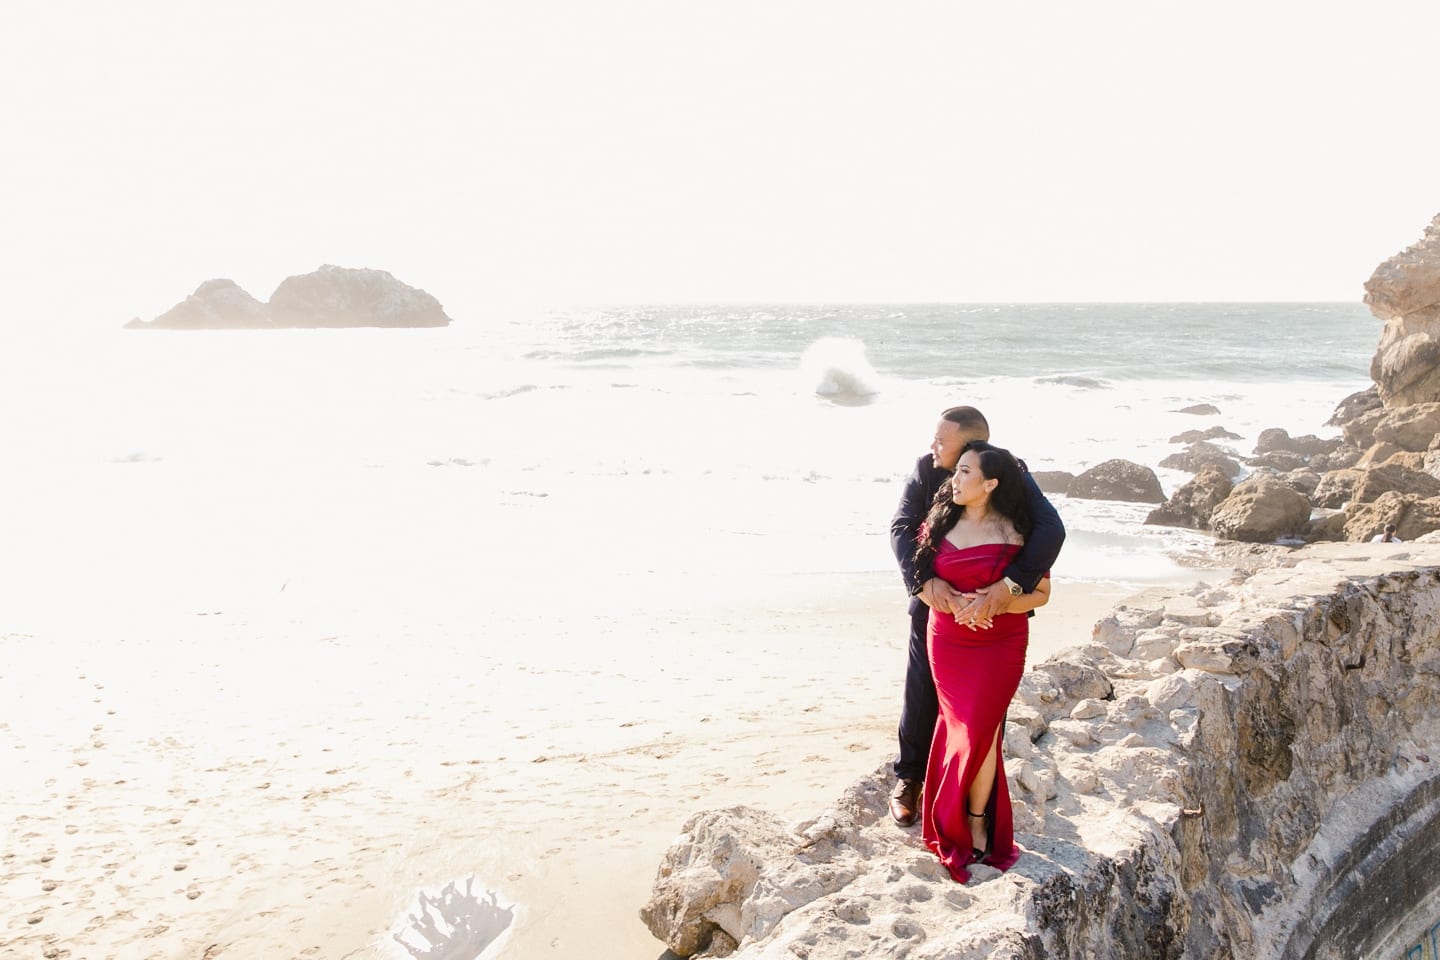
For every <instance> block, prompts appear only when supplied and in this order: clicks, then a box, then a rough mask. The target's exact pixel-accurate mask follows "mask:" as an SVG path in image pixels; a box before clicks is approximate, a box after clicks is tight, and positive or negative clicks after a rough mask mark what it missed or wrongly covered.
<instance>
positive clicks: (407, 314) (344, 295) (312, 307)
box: [125, 265, 450, 330]
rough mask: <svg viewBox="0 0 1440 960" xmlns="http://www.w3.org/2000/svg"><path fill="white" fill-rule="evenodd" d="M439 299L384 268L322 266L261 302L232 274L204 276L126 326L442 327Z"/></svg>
mask: <svg viewBox="0 0 1440 960" xmlns="http://www.w3.org/2000/svg"><path fill="white" fill-rule="evenodd" d="M449 323H450V318H449V317H448V316H446V315H445V311H444V309H443V308H442V307H441V306H440V301H439V300H436V299H435V298H434V297H432V296H431V295H430V294H428V293H426V292H425V291H424V290H417V289H416V288H415V287H412V286H409V285H408V284H404V283H401V282H400V281H399V280H396V279H395V278H394V277H393V276H391V275H390V274H388V273H386V272H385V271H384V270H351V269H348V268H345V267H334V266H328V265H327V266H323V267H321V268H320V269H319V270H316V271H315V272H314V273H306V274H301V275H300V276H295V277H289V278H287V279H286V280H284V281H283V282H282V283H281V284H280V286H279V287H277V288H276V289H275V292H274V293H273V294H272V295H271V297H270V302H269V303H268V304H265V303H261V302H260V301H258V300H256V299H255V298H254V297H252V296H250V294H248V293H246V292H245V291H244V290H242V289H240V287H239V286H238V285H237V284H236V283H235V281H233V280H206V281H205V282H204V283H202V284H200V286H199V287H198V288H196V290H195V292H194V293H193V294H191V295H190V296H189V297H186V298H185V300H184V301H183V302H181V303H179V304H176V305H175V306H174V307H171V308H170V309H169V310H167V311H166V312H164V313H162V314H161V315H160V316H158V317H156V318H155V319H154V320H152V321H151V322H149V323H146V322H144V321H143V320H140V319H138V318H137V319H135V320H132V321H130V322H129V323H127V324H125V326H126V328H127V329H142V330H272V329H275V328H278V327H443V326H445V325H447V324H449Z"/></svg>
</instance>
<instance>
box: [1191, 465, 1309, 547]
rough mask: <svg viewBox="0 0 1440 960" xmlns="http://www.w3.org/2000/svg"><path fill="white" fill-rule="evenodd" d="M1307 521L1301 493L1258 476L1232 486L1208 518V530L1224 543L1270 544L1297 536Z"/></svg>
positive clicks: (1304, 499) (1268, 478) (1267, 477)
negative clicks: (1240, 541) (1233, 541)
mask: <svg viewBox="0 0 1440 960" xmlns="http://www.w3.org/2000/svg"><path fill="white" fill-rule="evenodd" d="M1309 519H1310V501H1309V500H1307V499H1306V498H1305V495H1304V494H1301V493H1297V492H1296V491H1294V490H1292V489H1291V488H1290V487H1288V486H1286V485H1285V484H1283V483H1281V482H1280V481H1279V480H1277V479H1276V478H1274V477H1272V476H1269V475H1266V474H1261V475H1258V476H1253V477H1250V478H1248V479H1246V480H1244V481H1243V482H1241V483H1239V484H1237V485H1236V487H1235V489H1234V490H1232V491H1231V492H1230V496H1228V497H1226V498H1225V499H1224V501H1222V502H1221V503H1220V505H1219V506H1217V507H1216V508H1215V511H1214V513H1212V514H1211V515H1210V527H1211V529H1212V530H1214V531H1215V533H1216V534H1217V535H1219V536H1221V537H1224V538H1225V539H1227V540H1243V541H1245V542H1247V543H1271V542H1274V541H1275V540H1278V539H1280V538H1281V537H1286V536H1291V535H1294V534H1297V533H1300V532H1301V531H1303V530H1304V529H1305V523H1306V521H1307V520H1309Z"/></svg>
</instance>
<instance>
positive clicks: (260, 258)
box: [0, 0, 1440, 329]
mask: <svg viewBox="0 0 1440 960" xmlns="http://www.w3.org/2000/svg"><path fill="white" fill-rule="evenodd" d="M5 19H6V28H5V30H4V31H3V34H0V91H3V92H0V103H3V116H4V122H5V128H6V138H5V139H6V149H5V150H4V151H3V153H0V176H3V181H4V183H5V185H6V189H5V199H4V201H3V214H0V256H3V259H4V265H5V273H6V276H7V282H6V285H5V286H6V300H7V303H6V307H5V311H4V323H5V325H6V326H7V327H9V326H10V325H12V324H20V325H33V324H45V325H55V326H63V327H74V328H77V329H78V328H83V327H84V326H87V325H89V326H98V327H102V328H109V327H114V326H116V325H118V324H120V323H123V322H124V321H126V320H128V319H130V318H131V317H132V316H141V317H143V318H146V319H148V318H150V317H153V316H155V315H156V314H158V313H160V312H162V311H164V310H165V309H167V308H168V307H170V306H171V305H173V304H174V303H176V302H177V301H179V300H181V299H183V297H184V296H185V295H186V294H188V293H189V292H190V291H192V290H193V289H194V287H195V286H196V285H197V284H199V283H200V282H201V281H202V280H205V279H207V278H210V277H230V278H233V279H235V280H236V281H237V282H239V283H240V284H241V285H242V286H244V287H245V288H246V289H248V290H249V291H250V292H251V293H252V294H254V295H255V296H257V297H259V298H260V299H262V300H263V299H265V298H266V297H268V296H269V294H270V293H271V291H272V290H273V289H274V287H275V285H276V284H277V283H278V282H279V281H280V280H281V279H283V278H284V277H285V276H287V275H290V274H295V273H302V272H305V271H309V270H313V269H314V268H316V267H317V266H318V265H320V264H321V263H336V264H341V265H344V266H354V267H378V268H382V269H386V270H389V271H391V272H392V273H394V274H395V275H396V276H397V277H399V278H401V279H402V280H404V281H406V282H408V283H411V284H414V285H417V286H420V287H423V288H425V289H427V290H430V291H431V292H432V293H434V294H436V295H437V296H438V297H439V298H440V299H441V300H442V301H443V302H444V303H445V306H446V308H447V310H448V311H449V312H450V314H451V315H452V316H454V317H455V318H456V319H457V320H459V321H461V322H484V320H485V319H486V317H487V316H490V315H493V314H492V311H491V309H490V308H492V307H493V306H495V305H497V304H507V303H540V304H546V303H561V304H563V303H627V302H631V303H633V302H650V303H655V302H661V303H676V302H715V301H728V302H736V301H739V302H830V303H837V302H925V301H952V302H953V301H960V302H968V301H1064V300H1102V301H1103V300H1355V299H1357V298H1358V297H1359V295H1360V289H1359V287H1360V283H1361V282H1362V281H1363V280H1364V278H1365V277H1366V276H1367V275H1368V273H1369V271H1370V270H1371V269H1372V268H1373V266H1374V265H1375V264H1376V263H1377V262H1379V261H1380V260H1382V259H1384V258H1385V257H1388V256H1390V255H1391V254H1393V253H1395V252H1396V251H1397V250H1399V249H1400V248H1402V247H1404V246H1405V245H1406V244H1408V243H1410V242H1412V241H1413V240H1415V239H1416V238H1417V237H1418V236H1419V234H1420V231H1421V230H1422V228H1423V227H1424V225H1425V224H1426V223H1427V222H1428V220H1429V219H1430V217H1431V216H1433V215H1434V214H1435V213H1436V211H1437V210H1440V179H1437V178H1436V177H1435V176H1434V168H1435V157H1436V156H1437V155H1440V128H1437V126H1436V125H1435V124H1434V123H1433V122H1431V119H1430V118H1431V114H1432V113H1433V105H1432V103H1431V101H1432V99H1433V90H1434V50H1433V42H1434V38H1435V37H1436V36H1440V6H1437V5H1435V4H1433V3H1425V2H1418V0H1416V2H1395V3H1374V4H1368V5H1365V6H1363V7H1361V6H1356V5H1352V4H1308V3H1307V4H1299V3H1286V4H1253V3H1237V2H1222V3H1215V4H1207V5H1203V6H1187V7H1177V6H1175V5H1171V4H1155V3H1150V2H1122V3H1106V4H1058V3H1042V4H983V5H982V4H954V3H907V4H898V5H891V6H877V5H874V4H861V3H854V2H834V0H827V2H823V3H822V2H805V3H772V2H762V3H754V2H731V3H725V4H709V5H703V6H702V5H699V4H689V3H674V2H563V3H557V2H534V3H525V4H495V3H486V4H458V3H440V2H427V0H420V2H412V3H407V4H395V3H375V2H354V0H350V2H346V3H339V2H308V3H299V4H296V3H291V2H285V3H280V2H274V0H257V2H251V3H247V4H243V5H233V4H232V5H223V6H216V5H211V4H195V3H188V2H178V0H176V2H170V0H143V2H141V3H138V4H102V3H63V2H62V3H56V2H48V0H47V2H32V0H12V2H11V3H9V4H7V5H6V17H5Z"/></svg>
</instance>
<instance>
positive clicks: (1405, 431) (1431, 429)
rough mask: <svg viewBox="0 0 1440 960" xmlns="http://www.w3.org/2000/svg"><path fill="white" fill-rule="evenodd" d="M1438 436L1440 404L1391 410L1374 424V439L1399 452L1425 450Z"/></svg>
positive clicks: (1426, 404) (1439, 431)
mask: <svg viewBox="0 0 1440 960" xmlns="http://www.w3.org/2000/svg"><path fill="white" fill-rule="evenodd" d="M1437 435H1440V403H1417V404H1414V405H1412V406H1408V407H1401V408H1400V409H1398V410H1391V411H1389V412H1388V413H1386V415H1385V416H1384V417H1383V418H1382V419H1381V420H1380V422H1379V423H1377V424H1375V439H1376V440H1377V441H1379V442H1384V443H1393V444H1395V446H1397V447H1399V448H1400V449H1401V450H1416V451H1422V450H1427V449H1429V447H1430V444H1431V442H1432V441H1433V440H1434V439H1435V437H1436V436H1437Z"/></svg>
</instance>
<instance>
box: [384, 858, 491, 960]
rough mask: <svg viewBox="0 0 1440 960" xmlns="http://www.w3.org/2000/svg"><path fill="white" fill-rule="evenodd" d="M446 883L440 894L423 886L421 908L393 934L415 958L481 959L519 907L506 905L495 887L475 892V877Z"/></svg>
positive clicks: (424, 959)
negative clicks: (497, 895)
mask: <svg viewBox="0 0 1440 960" xmlns="http://www.w3.org/2000/svg"><path fill="white" fill-rule="evenodd" d="M456 884H457V881H454V880H452V881H451V882H450V883H448V884H446V885H445V887H444V888H443V889H441V891H440V892H439V893H438V894H435V895H433V896H432V895H431V894H428V893H426V892H425V891H424V890H421V891H420V893H419V900H420V909H419V912H418V913H412V914H410V915H409V916H408V917H407V918H406V924H405V928H404V929H403V930H402V931H401V932H399V933H395V934H391V936H392V937H393V938H394V940H395V942H396V943H398V944H400V946H402V947H404V948H405V951H406V952H407V953H409V954H410V956H411V957H413V958H414V960H478V958H479V956H480V954H481V953H483V952H484V951H485V948H486V947H488V946H489V945H490V944H491V943H494V942H495V940H496V938H497V937H499V936H500V934H502V933H504V932H505V931H506V930H507V929H509V927H510V924H511V923H512V922H513V921H514V919H515V907H514V906H513V905H512V906H508V907H502V906H500V904H499V901H498V900H497V898H496V895H495V891H493V890H486V891H485V893H484V896H483V897H480V896H476V894H475V878H474V877H473V876H471V877H467V878H465V888H464V889H463V890H461V889H460V888H459V887H458V886H457V885H456Z"/></svg>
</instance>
